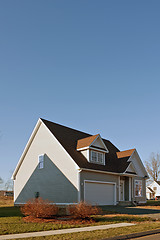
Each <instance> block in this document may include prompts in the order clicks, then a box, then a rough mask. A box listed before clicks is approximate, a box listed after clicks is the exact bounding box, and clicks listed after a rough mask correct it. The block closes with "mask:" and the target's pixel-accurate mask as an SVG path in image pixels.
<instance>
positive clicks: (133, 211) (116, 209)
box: [101, 206, 160, 216]
mask: <svg viewBox="0 0 160 240" xmlns="http://www.w3.org/2000/svg"><path fill="white" fill-rule="evenodd" d="M101 208H102V210H103V211H109V212H113V213H122V214H130V215H146V216H147V215H150V214H159V215H160V210H157V209H143V208H139V207H128V206H127V207H124V206H101Z"/></svg>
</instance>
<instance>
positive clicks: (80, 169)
mask: <svg viewBox="0 0 160 240" xmlns="http://www.w3.org/2000/svg"><path fill="white" fill-rule="evenodd" d="M78 171H87V172H97V173H104V174H110V175H117V176H120V175H121V174H120V173H114V172H107V171H101V170H95V169H89V168H79V169H78Z"/></svg>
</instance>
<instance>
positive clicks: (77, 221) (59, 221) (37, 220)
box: [23, 216, 96, 224]
mask: <svg viewBox="0 0 160 240" xmlns="http://www.w3.org/2000/svg"><path fill="white" fill-rule="evenodd" d="M23 221H24V222H34V223H53V224H91V223H94V222H96V221H95V220H94V219H93V218H91V219H83V220H82V219H73V218H71V217H69V216H65V217H63V218H62V217H57V218H34V217H31V216H27V217H23Z"/></svg>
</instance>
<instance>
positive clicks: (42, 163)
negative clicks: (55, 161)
mask: <svg viewBox="0 0 160 240" xmlns="http://www.w3.org/2000/svg"><path fill="white" fill-rule="evenodd" d="M38 168H39V169H42V168H44V155H40V156H39V157H38Z"/></svg>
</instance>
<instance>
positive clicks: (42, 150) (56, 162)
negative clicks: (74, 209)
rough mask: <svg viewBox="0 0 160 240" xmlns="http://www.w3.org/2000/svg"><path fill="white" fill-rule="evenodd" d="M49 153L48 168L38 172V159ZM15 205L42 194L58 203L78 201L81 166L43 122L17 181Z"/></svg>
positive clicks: (46, 156)
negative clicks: (78, 168)
mask: <svg viewBox="0 0 160 240" xmlns="http://www.w3.org/2000/svg"><path fill="white" fill-rule="evenodd" d="M41 154H45V161H44V169H38V156H39V155H41ZM14 192H15V194H14V201H15V204H16V203H17V204H19V203H24V202H26V201H27V200H29V199H31V198H34V197H35V192H40V196H41V197H42V198H44V199H49V200H50V201H53V202H57V203H65V202H67V203H70V202H77V197H78V171H77V165H76V164H75V163H74V161H72V159H71V158H70V156H69V155H68V153H67V152H66V151H65V150H64V149H63V148H62V146H61V145H60V144H59V142H58V141H57V139H56V138H55V137H54V136H53V135H52V134H51V133H50V132H49V130H48V129H47V127H46V126H45V125H44V124H43V123H42V124H41V126H40V128H39V130H38V132H37V134H36V135H35V137H34V139H33V141H32V144H31V146H30V147H29V149H28V151H27V153H26V155H25V158H24V160H23V162H22V164H21V166H20V169H19V171H18V172H17V175H16V179H15V180H14Z"/></svg>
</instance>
